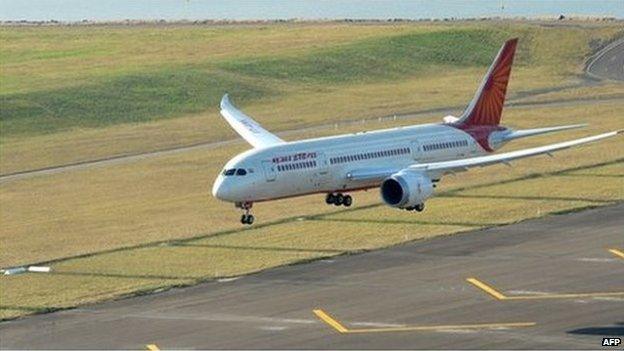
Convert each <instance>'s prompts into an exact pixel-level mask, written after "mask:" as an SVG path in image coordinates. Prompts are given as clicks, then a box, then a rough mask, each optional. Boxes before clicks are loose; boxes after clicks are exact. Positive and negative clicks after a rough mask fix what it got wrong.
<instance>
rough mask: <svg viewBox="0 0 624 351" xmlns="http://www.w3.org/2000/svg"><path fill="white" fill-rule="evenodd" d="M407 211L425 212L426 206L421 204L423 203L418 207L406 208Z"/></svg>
mask: <svg viewBox="0 0 624 351" xmlns="http://www.w3.org/2000/svg"><path fill="white" fill-rule="evenodd" d="M405 209H406V210H408V211H417V212H422V211H424V210H425V204H424V203H422V202H421V203H419V204H417V205H416V206H413V207H406V208H405Z"/></svg>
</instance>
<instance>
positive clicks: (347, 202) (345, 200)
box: [342, 195, 353, 207]
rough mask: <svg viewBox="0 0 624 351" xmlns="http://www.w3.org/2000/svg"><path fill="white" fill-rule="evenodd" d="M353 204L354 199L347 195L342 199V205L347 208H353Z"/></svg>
mask: <svg viewBox="0 0 624 351" xmlns="http://www.w3.org/2000/svg"><path fill="white" fill-rule="evenodd" d="M352 203H353V198H352V197H351V195H345V196H344V198H343V199H342V204H343V205H344V206H345V207H349V206H351V204H352Z"/></svg>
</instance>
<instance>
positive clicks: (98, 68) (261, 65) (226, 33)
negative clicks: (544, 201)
mask: <svg viewBox="0 0 624 351" xmlns="http://www.w3.org/2000/svg"><path fill="white" fill-rule="evenodd" d="M345 28H346V29H345ZM390 28H394V29H395V30H394V31H390V30H388V26H377V27H376V28H375V27H372V28H371V27H367V26H361V27H357V26H352V27H349V26H346V27H345V26H342V27H337V28H331V27H330V29H333V32H330V31H329V30H328V29H327V28H326V27H325V26H322V25H320V26H310V27H305V26H302V27H296V26H294V27H288V26H285V27H280V26H268V27H262V26H259V27H251V28H232V29H230V30H227V29H223V28H216V29H215V28H211V27H208V28H201V27H199V28H196V27H187V28H176V27H174V28H158V27H156V28H149V27H148V28H137V29H136V30H135V31H131V30H128V29H125V30H121V29H111V30H108V29H106V28H105V27H104V28H100V27H96V28H89V27H85V28H63V27H61V28H52V29H50V28H40V29H37V28H11V27H8V28H2V29H1V30H0V40H2V43H3V44H4V45H3V46H4V47H6V49H5V50H3V52H2V53H1V54H0V64H1V65H2V69H3V70H2V71H3V74H2V76H1V77H0V80H1V84H0V104H1V106H2V107H1V108H0V129H1V130H2V133H1V134H0V143H2V144H4V143H5V141H6V140H7V139H8V138H12V139H15V138H18V139H19V138H22V137H31V136H38V135H42V134H53V133H57V132H65V131H68V130H85V129H99V128H103V127H108V126H115V125H121V124H137V123H148V122H153V121H158V120H163V119H170V118H179V117H184V116H189V115H197V114H201V113H205V112H206V111H213V110H216V109H217V107H218V106H217V105H218V101H219V98H220V97H221V96H222V95H223V93H224V92H230V93H231V94H232V95H233V96H234V97H235V98H236V101H237V102H238V103H242V104H246V105H248V103H249V102H252V101H254V100H257V101H267V100H268V99H266V98H267V97H271V96H276V95H281V96H289V95H297V94H305V93H306V92H308V91H310V90H312V91H329V90H336V89H344V88H349V87H353V86H357V85H360V84H365V83H374V82H391V81H396V82H397V83H398V82H405V81H408V80H410V79H414V78H419V77H423V78H427V77H432V76H436V75H438V76H443V75H444V73H446V72H448V71H455V72H458V73H461V71H462V70H474V69H475V68H477V67H478V68H481V67H483V68H485V67H487V65H489V64H490V63H491V61H492V58H493V56H494V55H495V53H496V52H497V50H498V48H499V47H500V45H501V44H502V43H503V42H504V40H506V39H508V38H510V37H514V36H520V37H521V44H520V45H519V48H518V50H519V52H518V57H517V60H516V66H517V67H518V68H521V67H525V66H530V67H531V68H532V69H539V68H540V67H542V68H544V67H548V68H547V69H543V72H544V74H546V75H547V76H546V77H543V79H544V80H550V82H551V85H553V83H552V82H556V81H557V80H560V76H557V74H560V72H565V74H567V75H571V74H573V73H574V72H576V73H578V71H579V67H580V66H579V63H581V62H582V58H583V55H585V54H586V53H587V52H589V51H590V50H591V49H590V39H591V40H596V38H597V39H601V38H602V39H604V38H609V37H611V36H613V35H614V31H615V30H616V29H613V28H611V27H608V26H607V27H605V28H597V29H590V28H587V29H565V28H556V29H550V30H548V31H544V30H543V29H542V28H540V27H538V26H526V25H492V24H489V25H487V24H471V25H466V24H462V25H456V26H450V25H436V26H425V25H402V26H397V27H390ZM317 31H318V36H317V37H314V34H315V32H317ZM347 33H350V34H352V37H351V38H350V39H349V38H348V36H347ZM615 33H617V32H615ZM124 38H127V39H124ZM254 39H255V42H253V40H254ZM193 44H195V47H194V46H193ZM243 45H246V46H243ZM552 47H556V48H557V50H553V49H552ZM193 49H195V50H196V51H195V52H194V51H193ZM251 49H254V50H255V51H250V50H251ZM458 84H460V83H458ZM419 89H421V90H422V89H425V88H423V87H421V88H416V90H415V92H414V93H415V94H416V93H418V92H419V91H418V90H419Z"/></svg>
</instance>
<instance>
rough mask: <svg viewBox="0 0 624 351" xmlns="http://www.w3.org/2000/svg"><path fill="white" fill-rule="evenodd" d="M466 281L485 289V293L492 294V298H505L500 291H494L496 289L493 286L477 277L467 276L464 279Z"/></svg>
mask: <svg viewBox="0 0 624 351" xmlns="http://www.w3.org/2000/svg"><path fill="white" fill-rule="evenodd" d="M466 281H468V282H469V283H471V284H472V285H474V286H476V287H477V288H479V289H481V290H483V291H485V292H486V293H488V294H490V295H492V296H494V298H495V299H497V300H504V299H506V298H507V297H506V296H505V295H503V294H501V293H500V292H498V291H496V289H494V288H493V287H491V286H489V285H487V284H485V283H484V282H482V281H480V280H478V279H477V278H468V279H466Z"/></svg>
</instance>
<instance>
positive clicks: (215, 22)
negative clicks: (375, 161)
mask: <svg viewBox="0 0 624 351" xmlns="http://www.w3.org/2000/svg"><path fill="white" fill-rule="evenodd" d="M448 22H457V23H462V22H529V23H538V24H539V23H544V22H547V23H561V24H570V23H618V22H624V18H616V17H613V16H581V15H571V16H565V15H557V16H534V17H523V16H515V17H505V16H494V17H471V18H455V17H449V18H422V19H408V18H389V19H351V18H343V19H300V18H289V19H271V20H230V19H205V20H184V19H183V20H164V19H159V20H131V19H126V20H112V21H99V20H82V21H58V20H45V21H29V20H8V21H0V26H3V27H44V26H47V27H56V26H58V27H74V26H180V25H187V26H204V25H208V26H228V25H267V24H303V25H305V24H345V23H346V24H397V23H448Z"/></svg>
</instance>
